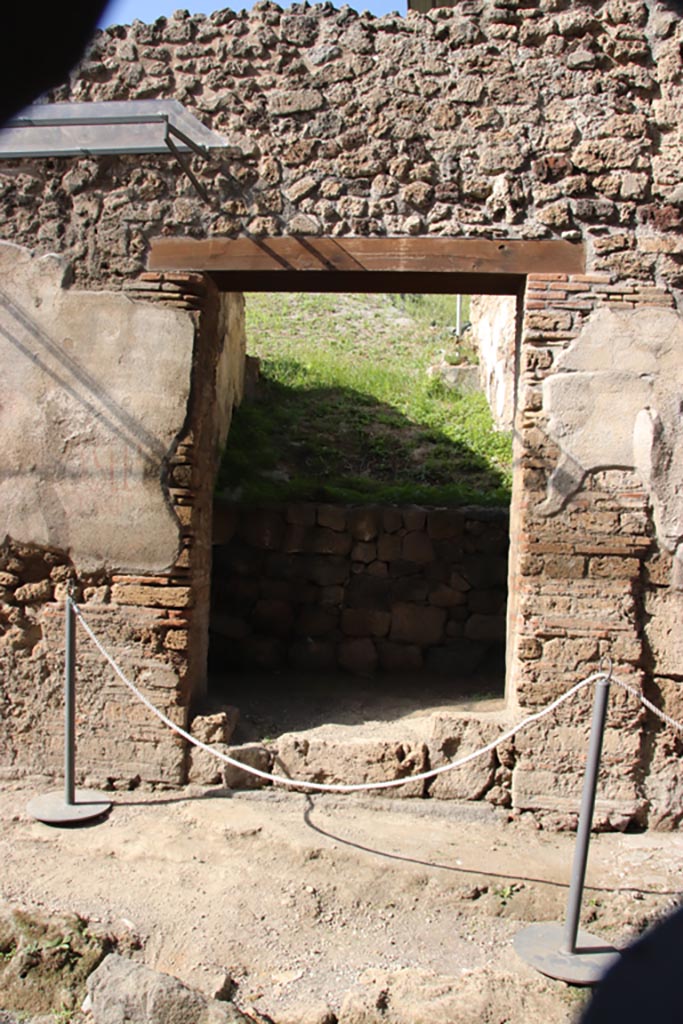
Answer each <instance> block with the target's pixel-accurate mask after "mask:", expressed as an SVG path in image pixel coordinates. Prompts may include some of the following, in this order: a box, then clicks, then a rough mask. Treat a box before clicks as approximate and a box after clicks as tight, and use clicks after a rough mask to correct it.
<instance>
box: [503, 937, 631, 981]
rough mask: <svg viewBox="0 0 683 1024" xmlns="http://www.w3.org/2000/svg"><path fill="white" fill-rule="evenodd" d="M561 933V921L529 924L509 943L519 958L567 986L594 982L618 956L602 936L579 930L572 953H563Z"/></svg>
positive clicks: (598, 979)
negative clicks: (565, 983) (558, 922)
mask: <svg viewBox="0 0 683 1024" xmlns="http://www.w3.org/2000/svg"><path fill="white" fill-rule="evenodd" d="M564 933H565V928H564V925H561V924H532V925H531V926H530V927H529V928H525V929H524V931H521V932H518V933H517V935H515V938H514V940H513V945H514V947H515V951H516V952H517V953H518V955H519V956H521V958H522V960H526V962H527V963H528V964H531V966H532V967H535V968H536V970H537V971H540V972H541V974H547V975H548V977H549V978H558V979H559V980H560V981H567V982H569V984H570V985H597V983H598V982H599V981H600V979H601V978H602V976H603V975H604V973H605V971H607V970H608V969H609V968H610V967H611V966H612V964H614V963H616V961H617V960H618V959H619V953H618V951H617V950H616V949H615V948H614V946H610V945H608V943H606V942H605V941H604V939H598V938H596V937H595V935H590V934H589V932H584V931H583V930H582V929H579V934H578V936H577V940H576V952H575V953H564V952H563V951H562V947H563V945H564V939H565V934H564Z"/></svg>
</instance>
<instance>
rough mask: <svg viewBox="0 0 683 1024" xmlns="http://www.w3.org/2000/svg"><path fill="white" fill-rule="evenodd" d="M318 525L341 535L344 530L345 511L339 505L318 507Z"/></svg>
mask: <svg viewBox="0 0 683 1024" xmlns="http://www.w3.org/2000/svg"><path fill="white" fill-rule="evenodd" d="M318 523H319V524H320V526H326V527H328V528H329V529H330V530H337V531H338V532H340V533H341V532H342V531H344V530H345V529H346V509H345V508H343V507H342V506H341V505H319V506H318Z"/></svg>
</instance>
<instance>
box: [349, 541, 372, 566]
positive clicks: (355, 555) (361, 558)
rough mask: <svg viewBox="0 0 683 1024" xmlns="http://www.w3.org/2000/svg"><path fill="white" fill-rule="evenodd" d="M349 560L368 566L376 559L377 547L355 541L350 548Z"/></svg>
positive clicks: (365, 542)
mask: <svg viewBox="0 0 683 1024" xmlns="http://www.w3.org/2000/svg"><path fill="white" fill-rule="evenodd" d="M351 558H352V560H353V561H354V562H362V563H363V564H364V565H369V564H370V562H374V561H375V559H376V558H377V545H376V544H370V543H368V542H367V541H357V542H356V543H355V544H354V545H353V547H352V548H351Z"/></svg>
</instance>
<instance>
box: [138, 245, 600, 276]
mask: <svg viewBox="0 0 683 1024" xmlns="http://www.w3.org/2000/svg"><path fill="white" fill-rule="evenodd" d="M148 267H149V270H153V271H163V270H167V271H171V270H174V271H203V272H207V273H212V274H215V273H221V274H222V273H226V272H230V273H234V272H237V273H265V272H267V273H272V274H279V273H284V272H290V273H292V272H294V273H301V272H317V273H325V272H326V273H331V274H334V273H337V274H347V273H353V272H356V273H366V272H371V273H415V272H417V273H429V274H508V275H524V276H526V275H527V274H559V273H563V274H581V273H583V272H584V271H585V253H584V248H583V246H582V245H576V244H574V243H571V242H564V241H560V240H549V241H524V240H520V239H496V240H490V239H473V238H441V237H440V238H348V237H344V238H316V237H307V238H298V237H297V238H295V237H289V236H279V237H274V238H267V239H266V238H246V237H245V238H206V239H194V238H155V239H154V240H153V241H152V246H151V251H150V255H149V262H148Z"/></svg>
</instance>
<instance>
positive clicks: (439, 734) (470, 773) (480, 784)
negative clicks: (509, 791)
mask: <svg viewBox="0 0 683 1024" xmlns="http://www.w3.org/2000/svg"><path fill="white" fill-rule="evenodd" d="M502 731H503V729H502V726H501V725H499V724H498V723H497V722H495V721H491V722H483V721H481V720H477V719H475V718H467V717H466V716H457V715H434V716H433V718H432V727H431V730H430V733H429V737H428V740H427V746H428V749H429V762H430V765H431V767H432V768H439V767H440V766H441V765H444V764H447V763H448V762H450V761H455V760H457V759H459V758H461V757H464V756H466V755H467V754H469V753H471V752H473V751H475V750H478V749H479V748H480V747H483V746H485V745H486V744H487V743H490V742H491V740H493V739H495V738H496V736H498V735H500V733H501V732H502ZM495 773H496V758H495V755H494V752H493V751H490V752H489V753H487V754H482V755H481V756H480V757H478V758H476V759H474V760H473V761H470V762H469V763H468V764H466V765H463V767H461V768H454V769H453V770H452V771H448V772H443V773H442V774H441V775H437V776H436V777H435V778H434V780H433V781H432V782H431V783H430V784H429V793H430V795H431V796H433V797H436V798H437V799H441V800H480V799H481V798H482V797H483V796H484V794H485V793H486V791H487V789H489V788H490V787H491V786H492V785H493V783H494V779H495Z"/></svg>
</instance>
